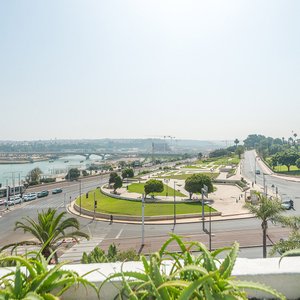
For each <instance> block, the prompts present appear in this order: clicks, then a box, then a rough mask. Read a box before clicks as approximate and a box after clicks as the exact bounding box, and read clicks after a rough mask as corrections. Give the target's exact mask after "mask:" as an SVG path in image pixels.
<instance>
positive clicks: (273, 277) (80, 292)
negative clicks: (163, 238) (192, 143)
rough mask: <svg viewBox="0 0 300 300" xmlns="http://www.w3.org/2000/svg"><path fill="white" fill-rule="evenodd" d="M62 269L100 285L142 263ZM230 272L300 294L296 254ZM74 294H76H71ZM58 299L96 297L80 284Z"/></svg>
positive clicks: (104, 292) (242, 261)
mask: <svg viewBox="0 0 300 300" xmlns="http://www.w3.org/2000/svg"><path fill="white" fill-rule="evenodd" d="M171 264H172V262H171V261H170V262H169V263H167V265H166V268H165V269H166V270H169V268H170V266H171ZM63 268H64V269H68V270H72V271H75V272H77V273H78V274H79V275H83V274H85V273H87V272H89V271H92V270H95V271H94V272H92V273H90V274H88V275H87V276H86V277H85V278H86V279H87V280H89V281H90V282H93V283H94V284H96V286H100V285H101V284H102V283H103V281H104V280H105V279H106V278H107V277H108V276H109V275H111V274H114V273H116V272H120V271H121V269H122V270H123V271H135V272H141V271H142V270H143V265H142V263H141V262H125V263H105V264H87V265H81V264H79V265H65V266H64V267H63ZM8 271H9V270H8V269H7V268H1V269H0V276H3V275H4V274H6V273H7V272H8ZM232 275H233V276H234V277H235V278H236V279H237V280H247V281H253V282H260V283H263V284H266V285H268V286H271V287H272V288H274V289H276V290H277V291H279V292H281V293H282V294H284V295H285V296H286V297H287V299H298V298H299V297H300V289H299V283H300V257H287V258H284V259H283V260H282V261H281V263H280V265H279V258H267V259H247V258H238V259H237V261H236V264H235V266H234V269H233V272H232ZM121 286H122V284H121V280H120V279H115V280H114V281H113V282H107V283H105V284H104V285H103V287H102V289H101V290H100V299H105V300H110V299H114V296H115V295H116V294H117V293H118V288H120V287H121ZM247 294H248V296H249V297H255V298H257V299H272V298H274V297H272V296H271V295H268V294H265V293H263V292H257V291H254V290H249V291H247ZM74 295H76V296H74ZM61 299H62V300H73V299H89V300H96V299H98V298H97V295H96V293H95V292H94V291H93V290H92V289H90V288H87V289H85V287H83V286H78V287H74V288H71V289H70V290H69V291H67V292H66V293H65V294H63V296H62V297H61Z"/></svg>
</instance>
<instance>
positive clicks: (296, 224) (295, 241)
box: [270, 216, 300, 255]
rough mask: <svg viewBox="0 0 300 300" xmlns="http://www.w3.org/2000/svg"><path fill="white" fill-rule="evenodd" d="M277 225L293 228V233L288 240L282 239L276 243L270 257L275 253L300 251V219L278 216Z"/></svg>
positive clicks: (275, 220)
mask: <svg viewBox="0 0 300 300" xmlns="http://www.w3.org/2000/svg"><path fill="white" fill-rule="evenodd" d="M274 222H275V223H280V224H281V225H284V226H286V227H289V228H291V229H292V230H291V232H290V234H289V236H288V238H287V239H286V240H283V239H281V240H280V241H278V242H277V243H275V244H274V245H273V247H272V249H271V251H270V255H274V254H275V253H279V254H284V253H285V252H287V251H290V250H294V249H300V231H299V230H300V217H298V216H291V217H288V216H278V217H277V218H275V219H274Z"/></svg>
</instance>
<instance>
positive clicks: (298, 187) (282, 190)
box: [241, 151, 300, 215]
mask: <svg viewBox="0 0 300 300" xmlns="http://www.w3.org/2000/svg"><path fill="white" fill-rule="evenodd" d="M255 157H256V153H255V151H247V152H246V153H245V159H244V160H243V162H242V168H241V169H242V175H244V176H245V178H248V179H249V180H251V181H253V182H254V180H255V179H256V182H257V184H259V185H261V186H263V181H264V180H263V176H265V184H266V186H267V191H273V192H274V193H275V192H276V187H277V190H278V195H279V196H280V197H281V198H282V200H283V201H284V200H289V199H292V200H294V208H295V210H290V211H288V212H287V214H289V215H299V212H298V210H300V182H294V181H291V180H286V179H284V178H278V177H275V176H272V175H267V174H266V175H263V170H262V168H261V167H260V164H261V162H260V161H259V158H257V159H256V162H255ZM255 168H256V170H260V175H257V174H256V175H254V171H255ZM272 185H273V186H274V187H272Z"/></svg>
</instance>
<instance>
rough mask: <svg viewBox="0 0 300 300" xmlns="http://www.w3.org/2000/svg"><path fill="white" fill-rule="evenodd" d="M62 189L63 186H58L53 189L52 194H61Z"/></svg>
mask: <svg viewBox="0 0 300 300" xmlns="http://www.w3.org/2000/svg"><path fill="white" fill-rule="evenodd" d="M62 191H63V190H62V189H61V188H57V189H54V190H52V194H59V193H62Z"/></svg>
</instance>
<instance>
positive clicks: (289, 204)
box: [281, 199, 294, 210]
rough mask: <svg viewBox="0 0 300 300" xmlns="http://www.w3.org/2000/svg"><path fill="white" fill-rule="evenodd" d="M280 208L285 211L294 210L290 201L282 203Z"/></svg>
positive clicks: (292, 202)
mask: <svg viewBox="0 0 300 300" xmlns="http://www.w3.org/2000/svg"><path fill="white" fill-rule="evenodd" d="M281 207H282V208H284V209H286V210H290V209H294V201H293V200H292V199H290V200H287V201H282V202H281Z"/></svg>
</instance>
